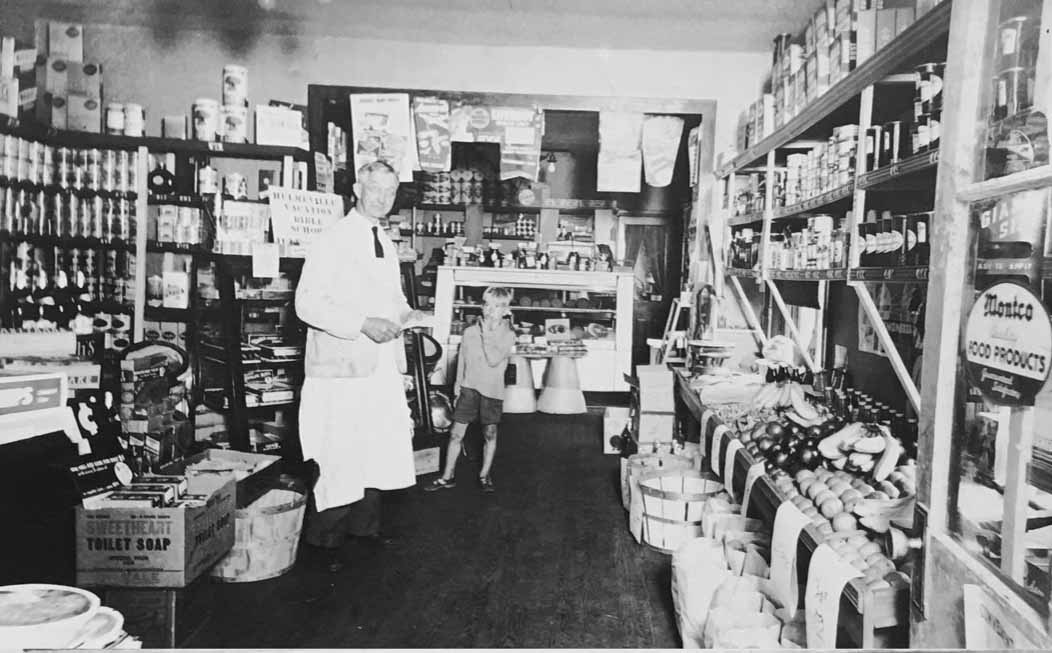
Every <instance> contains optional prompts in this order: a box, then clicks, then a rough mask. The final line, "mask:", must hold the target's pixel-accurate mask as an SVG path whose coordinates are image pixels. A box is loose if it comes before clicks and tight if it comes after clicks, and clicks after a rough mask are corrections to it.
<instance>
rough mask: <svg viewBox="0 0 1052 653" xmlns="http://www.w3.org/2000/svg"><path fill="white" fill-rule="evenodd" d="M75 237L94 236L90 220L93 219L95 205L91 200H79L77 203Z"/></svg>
mask: <svg viewBox="0 0 1052 653" xmlns="http://www.w3.org/2000/svg"><path fill="white" fill-rule="evenodd" d="M77 210H78V213H77V233H76V235H77V236H80V237H82V238H91V237H92V236H93V235H94V231H93V227H94V225H93V224H92V220H93V218H94V217H95V216H94V214H95V205H94V204H93V203H92V202H91V200H87V199H81V200H80V201H78V202H77Z"/></svg>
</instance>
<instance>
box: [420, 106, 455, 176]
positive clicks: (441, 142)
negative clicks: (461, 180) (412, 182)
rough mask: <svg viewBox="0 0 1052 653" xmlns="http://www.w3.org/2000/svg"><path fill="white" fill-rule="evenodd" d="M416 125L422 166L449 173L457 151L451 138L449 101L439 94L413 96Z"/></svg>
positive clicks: (429, 169)
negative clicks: (436, 96) (454, 152)
mask: <svg viewBox="0 0 1052 653" xmlns="http://www.w3.org/2000/svg"><path fill="white" fill-rule="evenodd" d="M413 124H414V125H416V150H417V156H418V157H419V159H420V169H421V170H425V171H427V172H448V171H449V168H450V165H451V164H452V155H453V150H452V147H451V145H450V138H449V102H448V101H447V100H442V99H439V98H435V97H415V98H413Z"/></svg>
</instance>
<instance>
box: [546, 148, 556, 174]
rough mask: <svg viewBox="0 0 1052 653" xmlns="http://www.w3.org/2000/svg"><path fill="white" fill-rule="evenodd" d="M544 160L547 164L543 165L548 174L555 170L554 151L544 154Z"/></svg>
mask: <svg viewBox="0 0 1052 653" xmlns="http://www.w3.org/2000/svg"><path fill="white" fill-rule="evenodd" d="M544 160H545V162H546V163H547V164H548V165H547V166H546V167H545V169H546V170H547V171H548V174H553V173H554V172H555V152H548V156H546V157H545V158H544Z"/></svg>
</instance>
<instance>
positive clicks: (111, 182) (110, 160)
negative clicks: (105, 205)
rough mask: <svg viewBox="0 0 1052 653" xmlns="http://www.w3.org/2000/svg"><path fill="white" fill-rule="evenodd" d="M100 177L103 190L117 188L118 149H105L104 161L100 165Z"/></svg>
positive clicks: (111, 190)
mask: <svg viewBox="0 0 1052 653" xmlns="http://www.w3.org/2000/svg"><path fill="white" fill-rule="evenodd" d="M99 178H100V180H101V184H102V190H104V191H107V192H111V193H112V192H113V191H115V190H117V151H116V150H103V151H102V162H101V164H100V166H99Z"/></svg>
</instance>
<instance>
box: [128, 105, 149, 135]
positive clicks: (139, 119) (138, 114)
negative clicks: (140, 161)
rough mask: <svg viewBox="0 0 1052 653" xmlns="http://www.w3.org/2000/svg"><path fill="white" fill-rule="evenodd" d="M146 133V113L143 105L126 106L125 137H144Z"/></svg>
mask: <svg viewBox="0 0 1052 653" xmlns="http://www.w3.org/2000/svg"><path fill="white" fill-rule="evenodd" d="M145 132H146V112H145V111H144V110H143V108H142V105H141V104H125V105H124V135H125V136H143V135H144V134H145Z"/></svg>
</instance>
